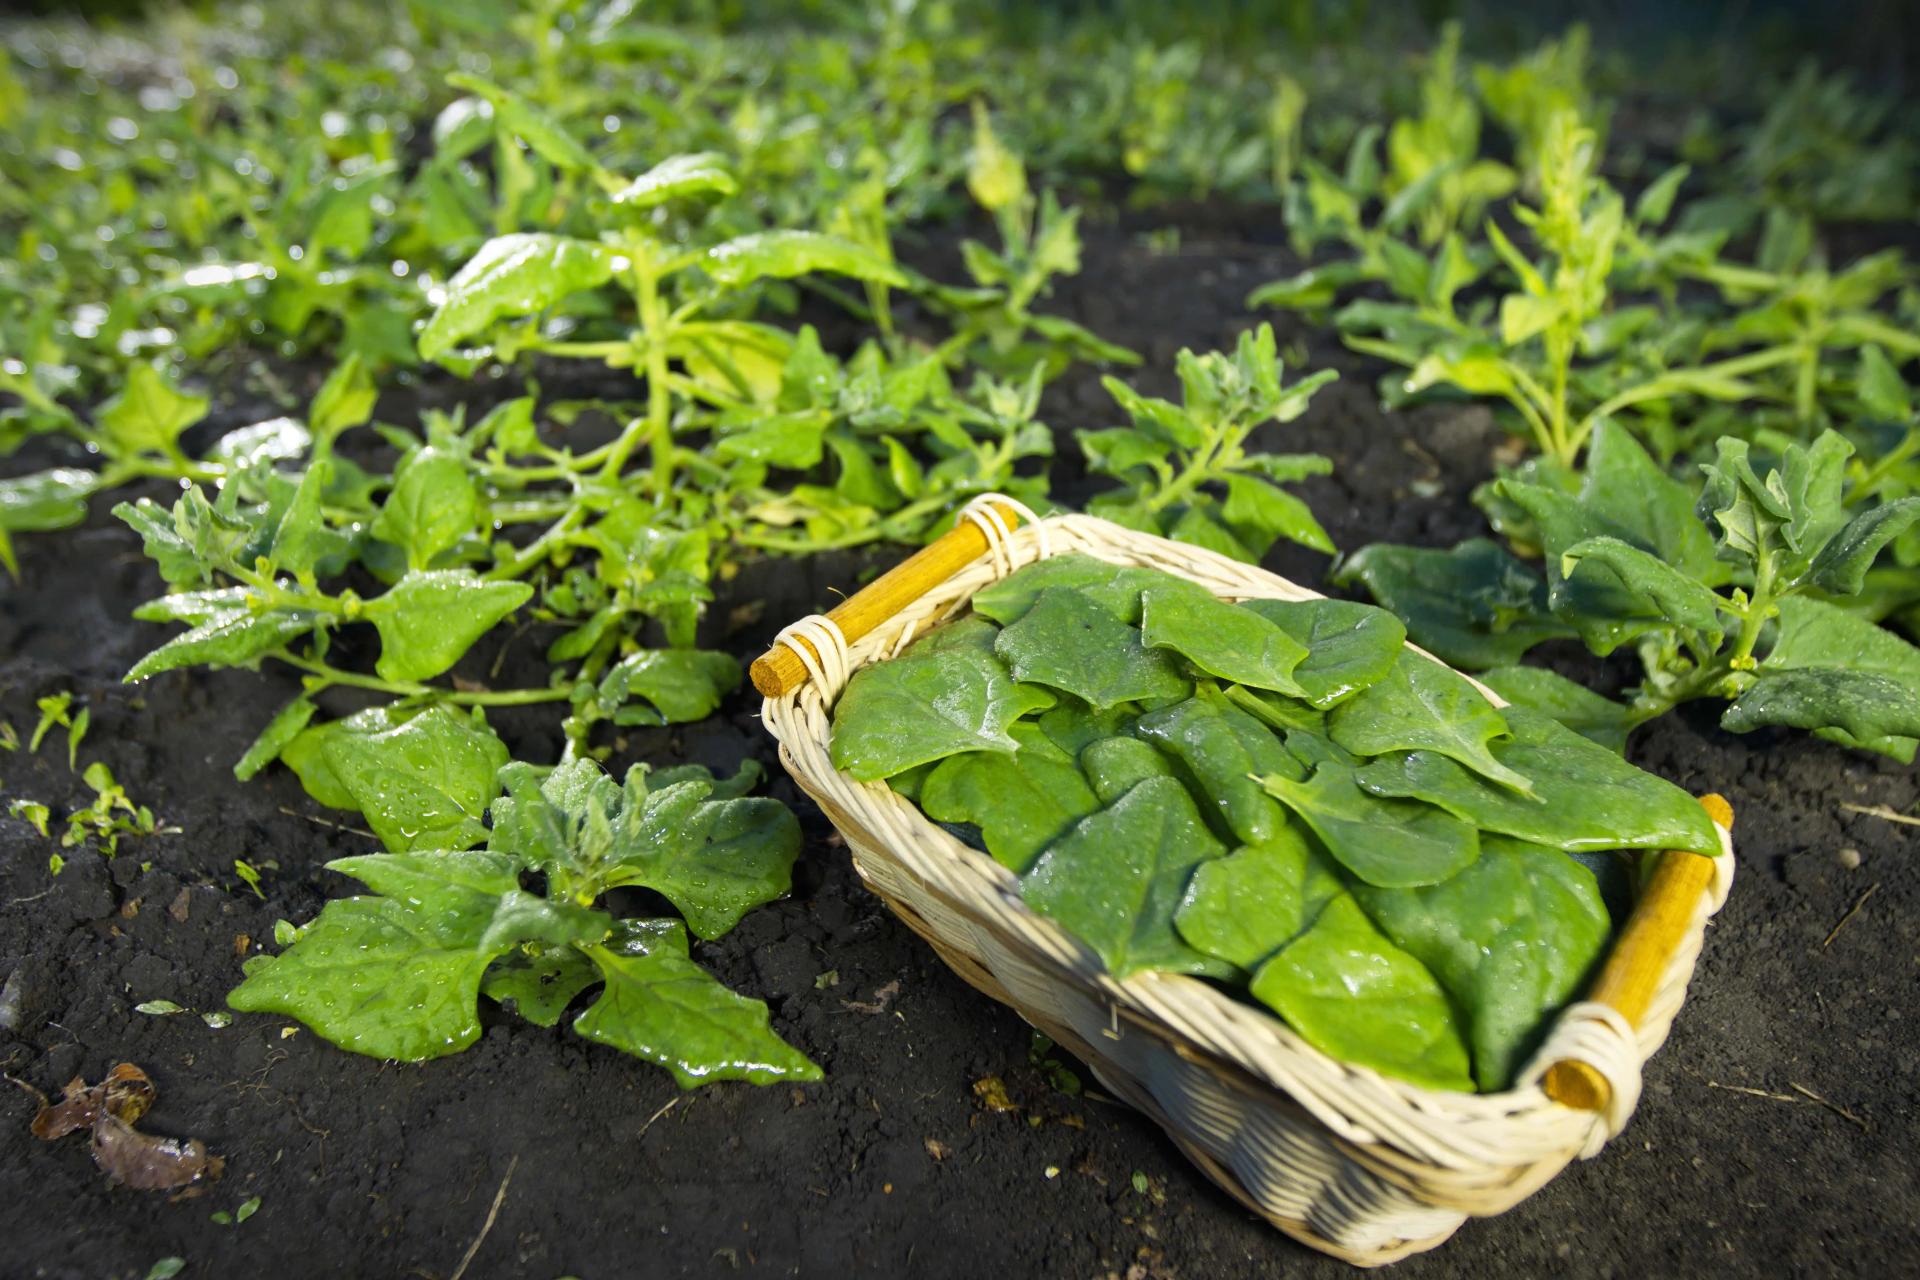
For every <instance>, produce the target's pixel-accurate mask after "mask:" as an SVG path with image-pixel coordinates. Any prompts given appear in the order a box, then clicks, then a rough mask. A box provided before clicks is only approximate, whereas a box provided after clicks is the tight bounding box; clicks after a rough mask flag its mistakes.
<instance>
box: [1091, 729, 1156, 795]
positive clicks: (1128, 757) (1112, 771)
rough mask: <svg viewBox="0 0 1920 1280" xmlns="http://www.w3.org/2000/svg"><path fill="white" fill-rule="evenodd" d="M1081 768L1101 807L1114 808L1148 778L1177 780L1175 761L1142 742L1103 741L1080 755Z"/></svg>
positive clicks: (1132, 739)
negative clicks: (1110, 806) (1116, 803)
mask: <svg viewBox="0 0 1920 1280" xmlns="http://www.w3.org/2000/svg"><path fill="white" fill-rule="evenodd" d="M1080 767H1081V768H1082V769H1083V770H1085V771H1086V772H1085V777H1086V780H1087V783H1088V785H1089V786H1091V787H1092V788H1093V794H1094V796H1095V797H1096V798H1098V800H1099V801H1100V803H1101V804H1103V805H1104V804H1112V803H1113V802H1114V801H1115V800H1118V799H1119V798H1120V797H1121V796H1123V795H1125V794H1126V793H1127V792H1129V791H1131V790H1133V788H1134V786H1135V784H1137V783H1141V782H1145V781H1146V780H1147V779H1148V778H1177V777H1179V774H1178V773H1177V772H1176V771H1175V770H1174V766H1173V761H1171V760H1169V759H1168V758H1167V757H1166V756H1165V755H1163V754H1161V753H1160V752H1159V751H1157V750H1155V748H1154V746H1153V744H1152V743H1149V742H1143V741H1141V740H1140V739H1139V738H1102V739H1101V740H1100V741H1098V742H1091V743H1088V744H1087V746H1086V749H1085V750H1083V751H1082V752H1081V753H1080Z"/></svg>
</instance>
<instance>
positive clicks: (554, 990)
mask: <svg viewBox="0 0 1920 1280" xmlns="http://www.w3.org/2000/svg"><path fill="white" fill-rule="evenodd" d="M531 950H532V948H528V947H520V948H516V949H515V950H513V951H510V952H508V953H507V954H506V955H504V956H501V957H500V958H499V959H498V960H495V961H494V962H493V964H492V965H491V966H490V967H489V968H488V969H487V972H486V976H485V978H484V979H483V980H482V981H481V983H480V994H481V995H483V996H485V997H486V998H487V999H489V1000H492V1001H494V1002H496V1003H498V1004H501V1005H505V1006H506V1007H508V1008H510V1009H512V1010H513V1011H514V1012H515V1013H517V1014H519V1015H520V1016H521V1017H523V1018H525V1019H526V1020H527V1021H528V1022H531V1023H532V1024H533V1025H534V1026H536V1027H551V1026H553V1025H555V1024H556V1023H558V1022H559V1021H560V1015H561V1014H563V1013H565V1012H566V1011H567V1006H568V1005H570V1004H572V1003H573V998H574V997H575V996H577V995H579V994H580V993H581V992H582V991H585V990H586V989H587V988H588V987H590V986H592V985H593V984H594V983H596V982H598V981H600V976H599V973H598V971H597V970H595V969H594V967H593V962H592V961H591V960H589V959H587V957H586V956H585V955H583V954H582V953H581V952H580V951H579V950H578V949H576V948H574V947H545V948H542V949H540V950H539V954H537V955H534V954H529V952H530V951H531Z"/></svg>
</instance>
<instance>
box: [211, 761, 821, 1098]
mask: <svg viewBox="0 0 1920 1280" xmlns="http://www.w3.org/2000/svg"><path fill="white" fill-rule="evenodd" d="M330 755H331V758H332V760H333V762H334V763H336V764H337V763H342V762H344V760H345V759H346V757H342V756H338V755H332V753H330ZM499 776H500V785H502V786H504V787H505V789H506V795H505V796H500V797H496V798H493V799H492V803H491V808H492V815H493V826H492V829H491V830H490V831H487V832H484V834H485V835H486V838H487V846H486V848H485V849H484V850H477V849H468V848H466V847H465V844H466V842H454V843H451V844H449V845H447V846H446V847H444V848H441V849H436V850H429V851H421V850H418V849H407V848H404V847H403V848H401V849H400V851H396V852H391V853H381V854H373V855H370V856H366V857H357V858H343V859H339V860H337V861H334V862H332V863H329V864H328V866H329V867H330V868H331V869H332V870H335V871H338V872H341V873H343V874H345V875H349V876H352V877H353V878H354V879H356V880H359V881H360V882H361V883H362V884H364V885H366V886H367V888H368V889H370V890H372V893H371V894H369V895H365V896H360V897H352V898H343V899H338V900H336V901H333V902H330V903H328V904H327V906H326V907H325V908H324V909H323V910H322V911H321V913H320V915H319V916H318V917H317V918H315V919H314V920H313V921H312V922H311V923H309V924H307V925H306V926H304V927H302V928H301V929H300V930H299V931H298V932H297V934H296V936H295V938H294V940H293V942H292V943H291V945H289V946H287V947H286V949H285V950H284V951H282V952H281V953H280V954H279V955H277V956H273V957H270V958H269V957H260V958H256V959H255V960H253V961H251V962H250V963H249V964H248V967H247V977H246V980H245V981H244V982H242V983H241V984H240V986H238V987H236V988H235V989H234V991H233V992H232V994H231V995H230V996H229V997H228V1003H229V1004H231V1005H232V1006H233V1008H235V1009H237V1010H239V1011H241V1012H246V1013H269V1012H270V1013H281V1014H286V1015H288V1016H291V1017H295V1018H298V1019H300V1020H301V1021H302V1022H304V1023H306V1024H307V1025H308V1026H310V1027H312V1028H313V1029H314V1030H315V1031H316V1032H318V1033H319V1034H320V1035H322V1036H324V1037H325V1038H326V1039H328V1040H330V1041H332V1042H333V1043H334V1044H337V1045H339V1046H340V1047H341V1048H344V1049H350V1050H353V1051H354V1052H356V1053H364V1054H368V1055H370V1056H372V1057H379V1058H399V1059H404V1060H408V1061H417V1060H420V1059H423V1058H432V1057H440V1056H443V1055H446V1054H450V1053H457V1052H459V1051H460V1050H461V1049H464V1048H466V1047H467V1046H468V1045H469V1044H471V1043H473V1041H474V1039H475V1038H477V1037H478V1036H479V1034H480V1022H479V1017H478V1014H477V1011H476V1010H477V1005H478V1002H479V998H480V996H481V995H482V994H485V995H486V996H487V997H488V998H490V999H494V1000H498V1001H500V1002H502V1003H506V1004H511V1005H512V1006H513V1007H514V1009H515V1010H516V1011H517V1012H518V1013H519V1014H520V1015H521V1016H522V1017H524V1018H526V1019H527V1020H529V1021H531V1022H533V1023H535V1024H537V1025H539V1026H545V1027H550V1026H553V1025H554V1024H555V1023H557V1022H558V1021H559V1020H560V1018H561V1016H562V1015H563V1014H564V1013H565V1012H566V1011H567V1009H568V1008H569V1006H570V1005H572V1004H573V1003H574V1001H575V1000H576V999H577V998H578V997H580V996H581V995H582V994H583V993H585V992H586V991H588V990H589V989H590V988H593V987H595V986H598V987H599V988H600V993H599V995H598V996H597V997H596V998H595V999H594V1000H593V1002H592V1003H591V1004H590V1005H588V1006H587V1007H586V1009H584V1010H583V1011H582V1012H581V1013H580V1014H579V1015H578V1016H577V1017H575V1019H574V1020H573V1027H574V1030H575V1031H576V1032H578V1033H579V1034H580V1035H582V1036H585V1037H586V1038H587V1039H589V1040H593V1041H596V1042H598V1043H600V1044H605V1045H609V1046H611V1047H613V1048H616V1049H619V1050H621V1051H623V1052H626V1053H630V1054H633V1055H634V1056H636V1057H640V1058H644V1059H646V1060H647V1061H649V1062H654V1063H657V1064H658V1065H660V1066H663V1067H665V1068H666V1069H667V1070H668V1071H670V1072H672V1073H673V1076H674V1079H675V1080H677V1081H678V1082H679V1083H680V1085H681V1087H682V1088H692V1087H694V1086H696V1085H699V1084H704V1083H708V1082H710V1081H714V1080H750V1081H752V1082H754V1083H756V1084H767V1083H771V1082H773V1081H776V1080H817V1079H819V1078H820V1069H819V1068H818V1067H817V1066H815V1065H814V1064H813V1063H812V1062H810V1061H808V1060H807V1058H806V1057H804V1056H803V1055H801V1054H800V1053H799V1052H797V1051H796V1050H794V1049H793V1048H792V1047H791V1046H789V1045H788V1044H786V1043H785V1042H784V1041H782V1040H781V1039H780V1038H779V1037H778V1036H776V1035H775V1034H774V1033H773V1032H772V1031H771V1030H770V1029H769V1028H768V1016H767V1009H766V1006H765V1005H764V1004H762V1003H761V1002H760V1001H758V1000H751V999H747V998H745V997H743V996H740V995H737V994H735V993H734V992H732V991H729V990H728V989H727V988H726V987H724V986H723V985H721V984H720V983H719V982H718V981H716V980H715V979H714V978H713V977H712V976H711V975H710V974H709V973H707V971H706V970H704V969H702V968H701V967H700V966H698V965H697V964H695V963H694V962H693V961H692V959H691V958H690V955H689V944H688V933H689V931H691V932H692V934H693V935H694V936H695V937H698V938H701V939H703V940H706V939H712V938H717V937H719V936H721V935H722V934H724V933H726V932H727V931H728V930H730V929H731V928H732V927H733V925H734V924H735V923H736V922H737V921H738V920H739V918H740V917H741V916H742V915H743V914H745V913H746V912H747V911H748V910H751V909H752V908H753V907H755V906H758V905H760V904H762V903H765V902H770V901H772V900H774V899H775V898H778V897H781V896H783V895H784V894H785V893H786V892H787V889H788V884H789V875H790V872H791V868H792V865H793V860H794V857H795V855H796V854H797V853H798V852H799V848H800V828H799V824H798V823H797V822H795V821H794V818H793V815H792V814H791V813H790V812H789V811H788V810H787V809H786V808H785V806H783V805H781V804H779V803H778V802H776V801H772V800H759V799H751V798H746V797H743V796H741V795H740V792H742V791H744V790H745V789H746V788H747V787H749V786H751V784H752V781H753V778H754V775H753V774H751V773H748V772H744V771H743V772H742V774H741V775H740V776H739V777H737V778H736V779H734V780H732V781H731V782H716V781H715V780H714V779H713V777H712V776H711V775H709V774H707V773H706V772H705V771H704V770H697V769H682V770H674V771H666V772H663V773H662V774H660V775H657V776H650V774H649V771H648V768H647V766H645V765H636V766H634V767H633V768H632V769H630V770H629V771H628V773H627V776H626V780H625V782H624V783H616V782H615V781H614V780H613V779H612V778H610V777H608V776H607V775H606V774H604V773H603V772H601V770H600V769H599V768H598V767H597V766H595V765H594V764H592V763H591V762H589V761H580V760H576V761H571V762H569V763H566V764H563V765H561V766H560V767H559V768H557V769H554V770H551V771H549V770H543V769H536V768H534V767H532V766H529V765H525V764H510V765H507V766H505V767H504V768H502V769H501V771H500V775H499ZM488 790H489V792H491V791H492V788H491V787H490V788H488ZM476 834H478V833H476ZM392 843H393V842H392V841H391V839H389V844H390V845H391V844H392ZM530 876H537V877H539V878H540V882H541V884H542V886H543V887H542V888H541V889H539V890H537V891H536V890H529V889H527V888H525V887H523V885H524V883H525V882H526V880H527V878H528V877H530ZM629 885H633V886H641V887H645V888H648V889H651V890H653V891H655V892H657V893H659V894H661V895H662V896H663V897H665V898H666V899H667V900H668V901H670V902H672V903H673V904H674V906H675V907H677V908H678V909H679V910H680V912H681V914H682V916H683V917H684V920H681V919H674V918H671V917H663V918H643V919H616V918H615V917H614V916H613V915H612V914H610V913H609V912H608V911H606V910H605V909H604V908H602V907H600V906H597V905H596V904H597V903H599V902H600V901H601V900H602V899H603V898H604V897H605V895H606V894H607V893H608V892H609V891H610V890H613V889H615V888H619V887H622V886H629Z"/></svg>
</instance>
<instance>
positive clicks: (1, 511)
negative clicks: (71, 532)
mask: <svg viewBox="0 0 1920 1280" xmlns="http://www.w3.org/2000/svg"><path fill="white" fill-rule="evenodd" d="M99 483H100V477H99V476H97V475H96V474H94V473H93V472H91V471H83V470H81V469H80V468H78V467H57V468H55V469H54V470H51V471H37V472H35V473H33V474H32V475H25V476H15V477H13V478H12V479H8V480H0V548H3V547H5V545H6V543H5V537H6V535H7V534H9V533H43V532H46V531H48V530H52V529H69V528H72V527H73V526H74V525H76V524H79V523H80V522H81V521H82V520H85V519H86V518H87V496H88V495H89V494H91V493H92V492H93V491H94V489H95V488H97V487H98V486H99ZM5 563H6V565H7V567H8V568H9V569H11V570H12V571H14V572H16V573H17V572H19V566H18V565H16V564H14V562H13V560H12V558H11V556H8V557H7V558H6V561H5Z"/></svg>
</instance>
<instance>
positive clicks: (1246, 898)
mask: <svg viewBox="0 0 1920 1280" xmlns="http://www.w3.org/2000/svg"><path fill="white" fill-rule="evenodd" d="M1345 892H1346V885H1345V884H1344V883H1342V881H1341V879H1340V876H1339V873H1338V871H1337V869H1336V866H1335V864H1334V863H1333V862H1331V861H1330V860H1329V859H1328V858H1327V856H1326V855H1325V854H1324V853H1322V852H1320V850H1319V849H1318V848H1317V847H1316V846H1315V845H1314V844H1313V842H1312V839H1311V837H1309V836H1308V835H1307V834H1306V833H1305V832H1304V831H1302V830H1301V829H1300V828H1299V827H1297V826H1294V825H1291V824H1289V825H1287V826H1285V827H1282V828H1281V829H1280V832H1279V834H1278V835H1276V836H1275V837H1274V838H1273V839H1271V840H1269V841H1267V842H1266V843H1264V844H1252V845H1247V846H1245V847H1243V848H1240V849H1236V850H1234V851H1233V852H1232V853H1230V854H1228V855H1227V856H1226V857H1224V858H1216V859H1214V860H1213V861H1211V862H1206V863H1202V864H1201V866H1200V867H1199V869H1198V870H1196V871H1195V872H1194V873H1193V879H1192V881H1190V882H1189V883H1188V885H1187V893H1186V897H1185V898H1183V899H1182V900H1181V902H1180V909H1179V911H1178V912H1176V913H1175V915H1174V924H1175V925H1176V926H1177V927H1178V928H1179V930H1180V936H1181V937H1182V938H1184V939H1186V940H1187V941H1188V942H1189V943H1191V944H1192V945H1194V946H1196V947H1198V948H1199V949H1200V950H1202V951H1204V952H1206V953H1207V954H1208V955H1210V956H1217V957H1219V958H1220V959H1222V960H1225V961H1226V962H1227V963H1229V964H1231V965H1233V966H1234V967H1235V968H1237V969H1245V970H1248V971H1249V972H1251V971H1252V970H1255V969H1258V968H1259V967H1260V965H1261V963H1262V962H1264V961H1265V960H1266V959H1267V958H1268V957H1270V956H1272V955H1273V954H1274V953H1275V952H1277V951H1279V950H1280V948H1281V947H1284V946H1286V945H1287V943H1289V942H1291V941H1293V939H1294V938H1296V937H1298V936H1299V934H1300V931H1301V930H1302V929H1305V928H1306V927H1307V926H1308V925H1310V924H1312V923H1313V922H1314V920H1316V919H1317V918H1318V917H1319V915H1320V911H1321V909H1322V908H1323V907H1325V906H1326V905H1327V903H1329V902H1331V901H1332V900H1333V899H1335V898H1337V897H1339V896H1340V895H1342V894H1344V893H1345Z"/></svg>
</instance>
